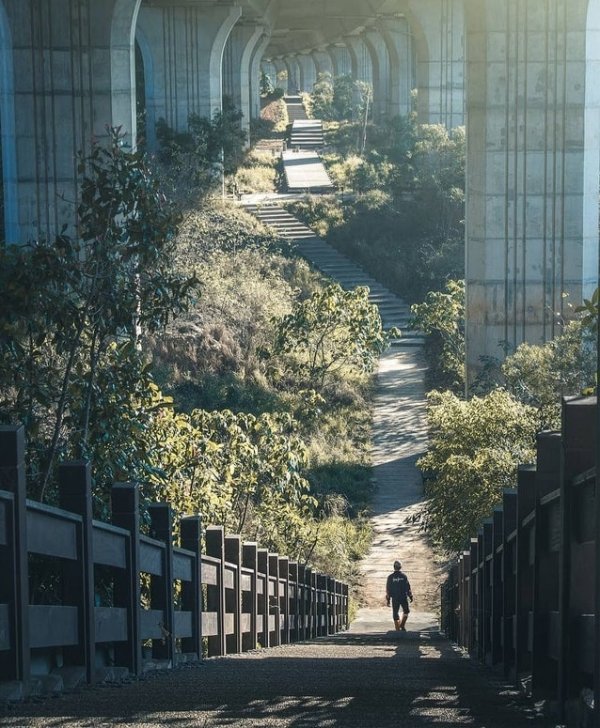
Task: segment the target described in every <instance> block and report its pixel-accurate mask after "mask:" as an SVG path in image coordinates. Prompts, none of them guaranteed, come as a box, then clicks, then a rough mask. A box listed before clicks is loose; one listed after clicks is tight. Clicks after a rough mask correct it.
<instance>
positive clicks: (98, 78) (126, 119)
mask: <svg viewBox="0 0 600 728" xmlns="http://www.w3.org/2000/svg"><path fill="white" fill-rule="evenodd" d="M139 3H140V0H106V2H104V3H103V4H102V8H101V10H100V9H98V8H96V7H92V6H90V5H88V4H86V3H81V2H78V1H77V0H67V1H66V2H65V1H64V0H62V1H59V0H47V2H45V3H38V2H33V0H5V1H4V2H3V4H2V6H1V7H0V41H1V43H2V45H1V49H0V83H1V88H0V105H1V108H0V122H1V126H2V129H1V134H2V141H3V145H2V157H3V160H2V165H3V178H4V188H5V189H4V203H5V232H6V235H5V236H2V237H6V239H7V240H8V241H9V242H24V241H26V240H31V239H39V238H41V237H50V238H52V237H54V235H55V234H56V233H57V232H59V231H60V229H61V228H62V226H63V225H64V224H70V223H72V221H73V215H74V205H75V203H76V201H77V199H78V196H79V190H78V184H77V153H78V151H80V150H83V151H88V150H89V149H90V144H91V141H92V139H94V138H96V139H104V138H106V136H107V130H106V127H107V126H121V127H122V129H123V132H124V133H125V134H126V137H125V142H126V143H128V144H132V145H133V144H135V139H136V115H135V72H134V68H135V63H134V35H133V34H134V28H135V23H136V17H137V14H138V10H139ZM67 28H68V34H67V36H66V37H67V40H65V33H66V30H65V29H67Z"/></svg>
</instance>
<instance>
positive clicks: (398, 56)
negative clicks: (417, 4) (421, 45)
mask: <svg viewBox="0 0 600 728" xmlns="http://www.w3.org/2000/svg"><path fill="white" fill-rule="evenodd" d="M378 28H379V31H380V32H381V35H382V37H383V39H384V42H385V45H386V48H387V51H388V56H389V59H390V96H389V102H388V109H387V111H388V114H389V115H390V116H392V117H393V116H406V115H407V114H409V113H410V112H411V111H412V108H413V103H412V96H411V91H412V89H413V88H415V83H416V78H415V64H414V50H413V42H412V33H411V29H410V26H409V24H408V21H407V20H406V18H405V17H403V16H396V15H393V16H386V17H382V18H380V20H379V24H378Z"/></svg>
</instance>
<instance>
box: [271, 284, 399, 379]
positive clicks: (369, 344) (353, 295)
mask: <svg viewBox="0 0 600 728" xmlns="http://www.w3.org/2000/svg"><path fill="white" fill-rule="evenodd" d="M386 344H387V335H386V334H385V333H384V332H383V329H382V327H381V317H380V316H379V310H378V308H377V306H376V305H374V304H372V303H370V302H369V289H368V288H365V287H358V288H355V289H354V290H352V291H344V289H343V288H342V287H341V286H340V285H339V284H337V283H336V284H332V285H329V286H327V287H326V288H324V289H323V290H321V291H317V292H316V293H314V294H313V295H312V296H311V297H310V298H308V299H307V300H305V301H300V302H298V303H297V304H296V306H295V307H294V310H293V311H292V313H291V314H289V315H287V316H284V317H283V318H282V319H281V321H280V322H279V324H278V327H277V332H276V337H275V342H274V344H273V347H272V349H271V352H270V353H271V355H275V356H281V355H284V356H285V357H286V359H287V361H286V364H287V365H288V366H291V367H292V369H293V370H294V371H296V372H297V373H299V374H301V375H302V376H305V377H306V378H307V379H308V381H309V382H310V383H311V385H318V386H322V385H323V383H324V381H325V379H326V378H327V377H329V376H331V375H333V374H334V373H337V372H340V371H341V370H343V369H347V370H349V371H360V372H370V371H372V370H373V367H374V366H375V363H376V361H377V359H378V357H379V355H380V354H381V352H382V351H383V350H384V349H385V347H386Z"/></svg>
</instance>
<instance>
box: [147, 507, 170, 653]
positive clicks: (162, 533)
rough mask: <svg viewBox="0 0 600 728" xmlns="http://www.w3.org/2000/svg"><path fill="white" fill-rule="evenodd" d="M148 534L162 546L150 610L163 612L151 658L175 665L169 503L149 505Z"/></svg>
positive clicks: (152, 584) (153, 642) (153, 577)
mask: <svg viewBox="0 0 600 728" xmlns="http://www.w3.org/2000/svg"><path fill="white" fill-rule="evenodd" d="M148 512H149V513H150V531H151V535H152V537H153V538H155V539H156V540H157V541H162V542H163V543H164V545H165V549H164V552H163V554H164V564H163V573H162V576H154V575H153V576H152V579H151V595H152V609H159V610H161V611H162V613H163V615H164V616H163V621H162V624H161V632H162V639H160V640H152V657H153V658H155V659H158V660H169V661H170V662H171V664H172V665H173V667H174V666H175V636H174V635H175V629H174V622H175V614H174V604H173V512H172V510H171V506H170V505H169V504H168V503H153V504H152V505H149V506H148Z"/></svg>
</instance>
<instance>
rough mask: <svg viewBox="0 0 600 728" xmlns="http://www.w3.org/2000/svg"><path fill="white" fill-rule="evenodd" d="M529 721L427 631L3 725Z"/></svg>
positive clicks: (25, 713)
mask: <svg viewBox="0 0 600 728" xmlns="http://www.w3.org/2000/svg"><path fill="white" fill-rule="evenodd" d="M386 614H387V611H386ZM515 703H516V705H515ZM530 718H531V716H526V715H525V713H524V712H523V707H522V705H521V707H519V700H518V697H517V696H516V695H515V693H514V691H513V692H511V691H509V690H508V689H507V688H506V687H505V686H503V685H501V684H500V683H499V682H497V681H495V680H494V681H492V678H491V677H490V673H488V672H486V671H483V670H481V668H476V667H475V666H474V664H473V663H472V662H471V661H470V660H467V659H464V657H463V655H462V654H461V653H460V652H457V651H456V650H454V649H453V648H452V647H451V645H450V644H449V643H448V642H447V641H446V640H444V639H442V638H441V637H440V636H439V635H438V634H437V633H435V632H433V631H431V630H427V629H423V630H419V631H416V632H407V633H406V634H403V633H396V632H393V633H385V632H381V633H377V632H374V633H362V634H346V635H342V636H338V637H335V638H329V639H323V640H321V641H315V642H312V643H304V644H296V645H293V646H286V647H280V648H276V649H273V650H261V651H256V652H252V653H245V654H244V655H240V656H236V657H227V658H215V659H214V660H211V661H209V662H206V663H204V664H203V665H202V666H200V667H197V668H192V669H180V670H176V671H172V672H170V673H167V674H164V675H160V676H157V677H155V678H152V679H149V680H144V681H142V682H138V683H132V684H129V685H127V686H125V687H121V688H120V687H106V688H104V689H102V690H85V691H84V692H82V693H79V694H70V695H65V696H64V697H62V698H61V699H60V700H52V701H46V702H44V703H28V704H23V705H19V706H17V707H15V708H13V709H12V710H10V711H9V712H8V713H7V714H6V715H5V716H4V717H3V718H2V720H1V721H0V722H1V723H2V726H3V727H4V728H9V727H12V728H16V727H17V726H18V727H19V728H23V727H25V726H39V727H40V728H41V726H61V728H83V726H114V725H119V726H148V727H149V726H178V727H180V728H183V727H184V726H190V727H191V726H206V727H207V728H208V727H212V728H214V727H216V726H235V728H259V727H260V728H292V727H293V728H300V727H302V728H308V727H310V726H315V727H316V726H319V727H327V726H331V727H334V726H340V727H341V726H343V727H344V728H398V727H399V726H406V728H415V727H417V726H418V727H420V726H431V725H443V726H464V725H466V726H471V728H477V727H479V728H481V727H482V726H485V727H486V728H500V727H502V728H509V727H510V728H526V726H531V725H532V722H531V720H530ZM535 725H536V726H538V727H539V726H541V725H543V724H542V723H541V722H537V721H536V722H535ZM548 725H550V724H548Z"/></svg>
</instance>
